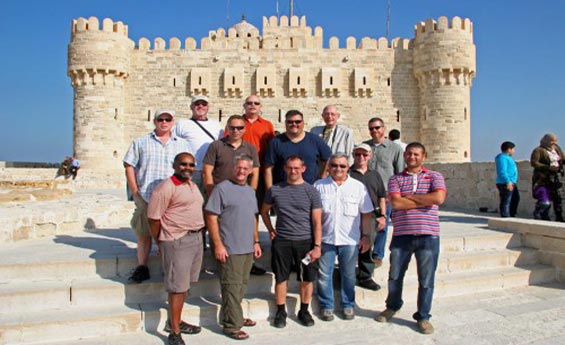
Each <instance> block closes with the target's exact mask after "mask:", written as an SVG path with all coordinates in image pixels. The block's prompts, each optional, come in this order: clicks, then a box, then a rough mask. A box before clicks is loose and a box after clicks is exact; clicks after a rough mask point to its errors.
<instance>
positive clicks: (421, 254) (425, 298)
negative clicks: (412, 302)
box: [386, 235, 439, 320]
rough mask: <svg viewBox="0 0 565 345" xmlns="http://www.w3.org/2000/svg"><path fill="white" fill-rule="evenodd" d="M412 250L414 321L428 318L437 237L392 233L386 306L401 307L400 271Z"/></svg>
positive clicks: (432, 287) (433, 278)
mask: <svg viewBox="0 0 565 345" xmlns="http://www.w3.org/2000/svg"><path fill="white" fill-rule="evenodd" d="M412 253H414V256H415V257H416V266H417V269H418V311H417V312H416V313H414V315H413V317H414V319H415V320H429V319H430V317H431V315H430V310H431V309H432V299H433V296H434V281H435V272H436V267H437V261H438V257H439V236H429V235H423V236H414V235H404V236H395V237H393V238H392V242H391V243H390V272H389V274H388V296H387V298H386V307H387V308H388V309H392V310H395V311H396V310H399V309H400V308H401V307H402V304H403V302H402V287H403V283H404V274H405V273H406V269H408V264H409V263H410V257H411V256H412Z"/></svg>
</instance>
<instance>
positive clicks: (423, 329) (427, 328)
mask: <svg viewBox="0 0 565 345" xmlns="http://www.w3.org/2000/svg"><path fill="white" fill-rule="evenodd" d="M417 325H418V331H420V333H422V334H432V333H433V332H434V326H433V325H432V324H431V322H430V321H429V320H418V323H417Z"/></svg>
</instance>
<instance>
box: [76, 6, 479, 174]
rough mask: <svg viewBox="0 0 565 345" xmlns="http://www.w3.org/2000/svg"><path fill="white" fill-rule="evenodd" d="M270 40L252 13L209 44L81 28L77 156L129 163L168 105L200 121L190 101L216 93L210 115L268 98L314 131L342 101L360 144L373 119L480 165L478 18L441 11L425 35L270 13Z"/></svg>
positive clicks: (271, 114) (98, 162)
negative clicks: (381, 32)
mask: <svg viewBox="0 0 565 345" xmlns="http://www.w3.org/2000/svg"><path fill="white" fill-rule="evenodd" d="M262 24H263V27H262V35H261V34H260V32H259V29H257V28H256V27H255V26H254V25H252V24H250V23H248V22H246V21H245V20H242V21H241V22H240V23H237V24H236V25H234V26H233V27H231V28H228V29H227V30H226V29H223V28H220V29H217V30H212V31H210V32H209V34H208V36H207V37H203V38H202V39H201V40H200V42H199V46H198V43H197V40H196V39H194V38H192V37H189V38H186V39H184V40H180V39H178V38H176V37H173V38H170V39H168V40H165V39H163V38H161V37H157V38H155V39H154V40H153V41H150V40H149V39H147V38H141V39H140V40H139V41H138V42H137V44H136V43H134V41H132V40H131V39H130V38H129V37H128V26H127V25H125V24H124V23H122V22H119V21H118V22H114V21H112V20H111V19H108V18H106V19H104V20H103V21H102V25H100V22H99V20H98V19H97V18H94V17H91V18H89V19H85V18H78V19H76V20H73V21H72V23H71V28H72V29H71V31H72V32H71V42H70V44H69V49H68V62H69V65H68V70H67V73H68V75H69V77H70V78H71V84H72V86H73V88H74V95H75V96H74V123H75V126H74V128H75V130H74V131H75V132H74V139H75V141H74V151H75V152H74V154H75V156H76V157H77V158H78V159H79V160H80V161H81V164H82V167H83V168H84V169H89V170H92V171H96V172H101V173H102V172H106V173H107V172H112V171H118V170H122V169H123V167H122V164H121V159H122V158H123V156H124V154H125V151H126V150H127V147H128V146H129V144H130V143H131V141H132V140H133V139H134V138H136V137H138V136H140V135H142V134H144V133H147V132H148V131H150V130H151V129H152V127H153V125H152V122H151V119H152V113H153V112H154V111H155V109H157V108H173V109H175V110H176V112H177V115H178V116H179V117H188V116H190V109H189V102H190V98H191V97H192V96H194V95H197V94H204V95H207V96H208V97H209V98H210V100H211V110H210V114H209V116H211V117H214V118H218V119H219V120H220V121H222V122H223V121H225V119H227V117H228V116H229V115H231V114H235V113H242V111H243V108H242V104H243V101H244V98H245V97H246V96H247V95H249V94H258V95H259V96H260V97H262V100H263V104H264V107H263V116H265V117H266V118H268V119H269V120H271V121H272V122H273V123H274V124H275V127H276V129H278V130H282V129H283V127H284V126H283V123H282V120H283V119H282V117H283V115H284V114H285V113H286V111H288V110H290V109H299V110H301V111H302V112H303V113H304V114H305V122H306V128H307V129H309V128H311V127H312V126H314V125H318V124H320V122H321V118H320V113H321V111H322V109H323V107H324V106H326V105H328V104H336V105H337V106H338V108H339V110H340V111H341V113H342V121H344V122H345V123H346V124H347V125H349V126H350V127H351V128H352V129H353V132H354V136H355V140H356V142H360V141H361V140H364V139H366V138H368V137H369V134H368V132H367V120H368V119H369V118H371V117H373V116H379V117H382V118H383V119H384V120H385V122H386V123H387V126H388V128H389V129H394V128H396V129H399V130H400V131H401V133H402V136H403V141H405V142H410V141H420V142H422V143H423V144H424V145H426V146H427V147H428V148H429V150H430V152H431V153H432V155H431V157H432V158H431V159H433V160H434V161H436V162H467V161H470V157H471V151H470V128H471V127H470V120H471V112H470V89H471V82H472V79H473V78H474V77H475V74H476V67H475V60H476V58H475V54H476V53H475V45H474V43H473V25H472V23H471V21H470V20H469V19H461V18H459V17H454V18H452V19H448V18H446V17H440V18H438V20H437V21H436V20H433V19H428V20H427V21H425V22H421V23H419V24H417V25H416V26H415V28H414V38H413V39H404V38H395V39H393V40H391V41H388V40H387V39H385V38H378V39H376V38H370V37H363V38H362V39H360V40H359V41H357V40H356V39H355V38H354V37H348V38H347V39H346V40H345V42H340V41H339V39H338V38H337V37H331V38H330V39H329V44H328V47H324V36H323V29H322V28H321V27H319V26H317V27H315V28H312V27H310V26H308V25H307V24H306V18H305V17H301V18H298V17H295V16H294V17H292V18H288V17H286V16H282V17H281V18H280V19H278V18H276V17H270V18H266V17H265V18H264V19H263V23H262Z"/></svg>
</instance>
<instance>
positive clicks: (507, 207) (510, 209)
mask: <svg viewBox="0 0 565 345" xmlns="http://www.w3.org/2000/svg"><path fill="white" fill-rule="evenodd" d="M496 188H498V194H499V195H500V205H499V209H500V216H501V217H516V212H517V211H518V203H519V202H520V192H518V186H516V184H514V189H513V190H508V188H507V186H506V185H505V184H498V183H497V184H496Z"/></svg>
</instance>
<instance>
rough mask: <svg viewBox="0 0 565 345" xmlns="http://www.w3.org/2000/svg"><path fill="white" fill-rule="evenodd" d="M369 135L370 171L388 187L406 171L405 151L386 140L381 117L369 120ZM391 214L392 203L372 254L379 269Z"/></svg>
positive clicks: (367, 142) (388, 205) (383, 254)
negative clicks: (391, 179) (389, 181)
mask: <svg viewBox="0 0 565 345" xmlns="http://www.w3.org/2000/svg"><path fill="white" fill-rule="evenodd" d="M369 134H370V135H371V139H370V140H367V141H365V142H364V143H365V144H367V145H369V146H370V147H371V151H372V157H371V159H370V160H369V169H371V170H376V171H377V172H378V173H379V175H381V178H382V179H383V182H384V184H385V187H386V186H387V184H388V180H389V179H390V177H391V176H392V175H394V174H398V173H400V172H402V170H403V169H404V158H403V153H404V150H403V149H402V147H400V145H398V144H395V143H393V142H392V141H390V140H389V139H387V138H386V135H385V134H386V126H385V123H384V121H383V119H381V118H379V117H373V118H371V119H370V120H369ZM383 212H385V210H383ZM391 212H392V208H391V207H390V203H387V207H386V213H385V214H386V224H385V228H384V230H383V231H384V232H383V234H379V235H380V236H377V237H376V239H375V243H374V246H373V252H372V254H371V256H372V258H373V261H374V262H375V265H376V266H377V267H378V266H381V265H382V262H383V258H384V256H385V245H386V237H387V232H388V223H389V222H390V214H391Z"/></svg>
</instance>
